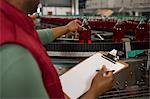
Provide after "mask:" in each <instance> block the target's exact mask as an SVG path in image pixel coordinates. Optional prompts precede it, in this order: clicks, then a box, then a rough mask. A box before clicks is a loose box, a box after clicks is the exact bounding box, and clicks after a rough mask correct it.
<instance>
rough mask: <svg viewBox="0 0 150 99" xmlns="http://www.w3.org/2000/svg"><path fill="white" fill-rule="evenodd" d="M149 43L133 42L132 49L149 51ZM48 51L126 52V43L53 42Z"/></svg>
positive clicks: (48, 46)
mask: <svg viewBox="0 0 150 99" xmlns="http://www.w3.org/2000/svg"><path fill="white" fill-rule="evenodd" d="M149 44H150V43H149V42H131V49H132V50H138V49H149V48H150V47H149ZM45 48H46V49H47V51H62V52H96V51H110V50H112V49H116V50H118V51H124V43H113V42H99V43H92V44H80V43H77V42H76V43H73V42H71V43H70V42H69V43H68V42H53V43H50V44H48V45H45Z"/></svg>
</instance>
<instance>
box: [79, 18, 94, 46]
mask: <svg viewBox="0 0 150 99" xmlns="http://www.w3.org/2000/svg"><path fill="white" fill-rule="evenodd" d="M82 27H83V30H82V31H80V32H79V40H80V43H81V44H84V43H88V44H91V43H92V40H91V27H90V26H89V23H88V20H87V18H84V19H83V21H82Z"/></svg>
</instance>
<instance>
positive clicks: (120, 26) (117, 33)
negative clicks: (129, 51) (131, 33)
mask: <svg viewBox="0 0 150 99" xmlns="http://www.w3.org/2000/svg"><path fill="white" fill-rule="evenodd" d="M124 25H125V24H124V21H121V20H120V19H119V20H118V21H117V23H116V24H115V26H114V27H113V38H112V40H113V41H114V42H121V40H122V38H123V37H124V35H125V30H124Z"/></svg>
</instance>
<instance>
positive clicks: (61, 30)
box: [51, 25, 69, 39]
mask: <svg viewBox="0 0 150 99" xmlns="http://www.w3.org/2000/svg"><path fill="white" fill-rule="evenodd" d="M51 30H52V32H53V35H54V38H55V39H56V38H58V37H59V36H61V35H63V34H65V33H68V32H69V29H68V27H67V25H65V26H60V27H56V28H52V29H51Z"/></svg>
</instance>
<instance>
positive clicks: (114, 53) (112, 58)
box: [102, 49, 119, 64]
mask: <svg viewBox="0 0 150 99" xmlns="http://www.w3.org/2000/svg"><path fill="white" fill-rule="evenodd" d="M102 57H103V58H105V59H107V60H108V61H110V62H112V63H114V64H115V63H116V61H117V60H118V59H119V56H117V50H115V49H113V50H112V51H110V52H109V53H108V54H107V55H105V54H103V55H102Z"/></svg>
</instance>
